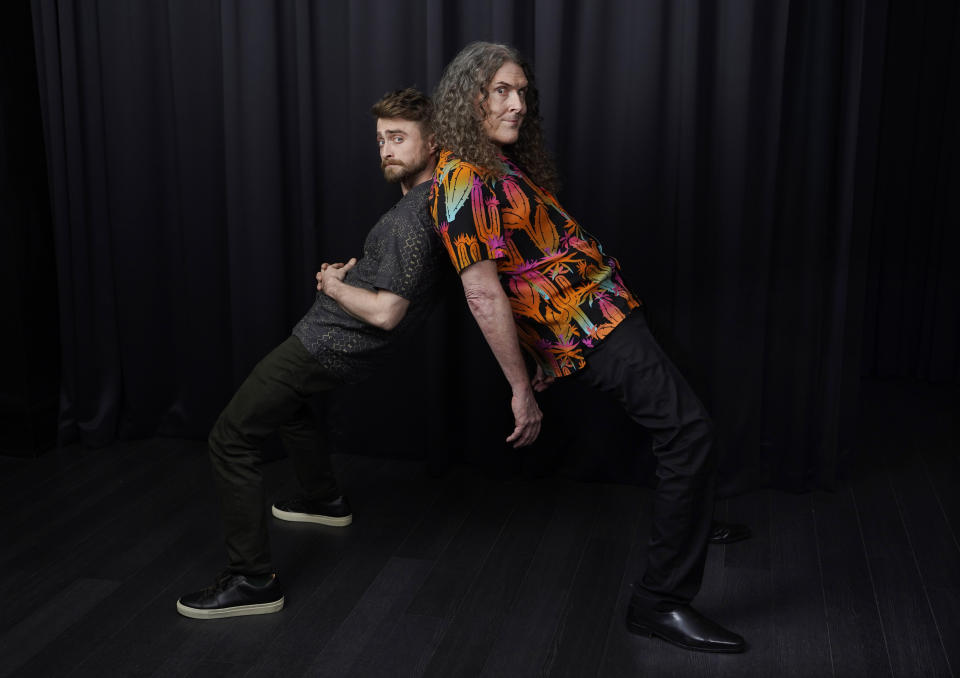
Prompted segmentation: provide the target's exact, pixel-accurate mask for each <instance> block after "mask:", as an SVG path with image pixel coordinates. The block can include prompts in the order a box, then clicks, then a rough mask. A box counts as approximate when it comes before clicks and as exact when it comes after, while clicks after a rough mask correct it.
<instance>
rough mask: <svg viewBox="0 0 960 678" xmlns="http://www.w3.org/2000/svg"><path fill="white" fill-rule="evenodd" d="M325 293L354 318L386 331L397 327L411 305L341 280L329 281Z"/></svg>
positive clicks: (405, 301) (381, 291)
mask: <svg viewBox="0 0 960 678" xmlns="http://www.w3.org/2000/svg"><path fill="white" fill-rule="evenodd" d="M323 292H324V294H326V295H327V296H328V297H330V298H331V299H333V300H334V301H335V302H337V304H339V305H340V308H342V309H343V310H344V311H346V312H347V313H349V314H350V315H352V316H353V317H354V318H356V319H358V320H362V321H363V322H365V323H367V324H368V325H373V326H374V327H379V328H380V329H384V330H392V329H393V328H394V327H396V326H397V323H399V322H400V320H402V319H403V316H404V315H405V314H406V312H407V308H408V306H409V305H410V303H409V302H408V301H407V300H406V299H404V298H403V297H400V296H397V295H396V294H392V293H390V292H386V291H385V290H380V291H377V292H374V291H372V290H365V289H363V288H360V287H354V286H353V285H350V284H348V283H345V282H343V281H341V280H330V281H328V282H327V283H326V284H325V285H324V288H323Z"/></svg>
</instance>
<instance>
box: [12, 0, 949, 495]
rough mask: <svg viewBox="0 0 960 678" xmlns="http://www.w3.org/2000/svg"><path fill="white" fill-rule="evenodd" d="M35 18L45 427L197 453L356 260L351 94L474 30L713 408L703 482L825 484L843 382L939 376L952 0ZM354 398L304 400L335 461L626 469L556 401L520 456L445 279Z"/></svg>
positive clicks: (424, 64)
mask: <svg viewBox="0 0 960 678" xmlns="http://www.w3.org/2000/svg"><path fill="white" fill-rule="evenodd" d="M31 6H32V10H33V28H34V35H35V39H36V54H37V72H38V82H39V98H40V101H41V103H42V109H43V123H44V140H45V142H46V156H47V159H48V163H47V164H48V166H49V185H50V190H51V205H52V209H53V216H54V222H55V235H56V238H55V242H56V260H57V270H58V274H59V308H60V336H61V343H60V351H61V355H62V363H63V373H62V379H61V384H62V388H61V399H60V400H61V408H60V438H61V440H62V441H69V440H75V439H77V438H79V439H82V440H84V441H85V442H88V443H90V444H104V443H108V442H110V441H111V440H113V439H115V438H116V437H118V436H119V437H135V436H150V435H154V434H162V435H187V436H204V435H205V434H206V431H207V429H208V428H209V426H210V424H211V423H212V421H213V419H214V418H215V416H216V415H217V413H218V412H219V410H220V409H221V408H222V406H223V405H224V404H225V402H226V401H227V399H228V398H229V396H230V394H231V393H232V391H233V389H234V388H235V387H236V386H237V385H238V384H239V382H240V380H241V379H242V378H243V377H244V376H245V375H246V373H247V372H248V370H249V369H250V368H251V367H252V365H253V364H254V363H255V361H256V360H258V359H259V358H260V357H261V356H262V355H263V354H264V353H266V352H267V351H268V350H269V349H270V348H272V347H273V346H274V345H275V344H277V343H278V342H279V341H281V340H282V339H283V338H284V337H285V336H287V335H288V333H289V331H290V328H291V327H292V325H293V324H294V323H295V321H296V320H297V319H298V318H299V317H300V315H301V314H302V313H303V312H304V310H305V309H306V308H307V307H308V305H309V303H310V301H311V298H312V296H313V280H312V278H313V273H314V271H315V270H316V267H317V265H318V264H319V263H320V262H321V261H328V260H343V259H346V258H347V257H349V256H352V255H354V254H356V253H357V251H358V250H359V245H360V242H361V240H362V236H363V234H364V233H365V232H366V230H367V229H368V228H369V226H370V225H371V224H372V223H373V221H374V220H375V219H376V218H377V216H378V215H379V214H380V213H381V212H382V211H383V210H384V209H385V208H386V207H387V206H388V205H389V204H390V203H391V202H392V201H393V200H395V199H396V197H397V195H398V193H397V190H396V187H390V186H386V185H384V184H383V182H382V179H381V178H380V174H379V170H378V168H377V157H376V149H375V146H374V144H373V133H372V130H373V122H372V120H371V119H370V118H369V115H368V113H367V110H368V108H369V105H370V104H371V103H372V102H373V101H374V100H375V99H377V98H378V97H379V96H380V95H381V94H382V93H383V92H384V91H387V90H390V89H395V88H397V87H401V86H405V85H416V86H419V87H421V88H424V89H427V90H429V89H431V88H432V87H433V86H434V85H435V83H436V81H437V80H438V78H439V75H440V73H441V71H442V68H443V66H444V64H445V63H446V62H447V61H448V60H449V59H450V58H451V57H452V56H453V55H454V54H455V53H456V52H457V51H458V50H459V49H460V48H461V47H462V46H463V45H464V44H465V43H466V42H468V41H469V40H473V39H487V40H495V41H506V42H510V43H512V44H514V45H516V46H517V47H518V48H519V49H520V50H521V51H522V52H524V53H525V54H526V55H527V56H528V57H529V58H530V59H531V61H532V62H533V63H534V65H535V67H536V71H537V76H538V82H539V86H540V89H541V98H542V102H543V104H542V108H543V114H544V118H545V126H546V131H547V135H548V138H549V141H550V145H551V147H552V149H553V150H554V151H555V153H556V156H557V158H558V161H559V164H560V167H561V171H562V174H563V177H564V180H565V189H564V191H563V192H562V194H561V200H562V201H563V202H564V204H565V206H567V207H568V208H569V209H570V211H571V212H572V213H573V214H575V215H576V216H577V217H578V219H579V220H580V221H581V222H582V223H583V224H584V226H585V227H586V228H588V229H589V230H591V231H592V232H594V233H595V234H596V235H598V236H599V237H600V239H601V241H602V242H604V244H605V248H606V249H607V251H609V252H611V253H613V254H615V255H616V256H618V258H620V260H621V263H622V264H623V267H624V270H625V273H626V278H627V281H628V284H630V286H631V287H632V288H633V289H634V290H635V291H636V292H637V293H638V295H639V296H640V297H641V298H642V299H643V300H644V301H645V303H646V306H647V309H648V310H647V312H648V315H649V317H650V320H651V323H652V325H653V326H654V329H655V331H656V333H657V334H658V336H659V337H660V339H661V341H662V342H663V343H664V344H665V345H666V346H667V348H668V350H669V351H670V352H671V354H672V355H673V356H674V357H675V358H676V360H677V362H678V363H679V364H680V365H681V367H682V368H683V369H684V371H685V372H686V373H687V374H688V375H689V377H690V379H691V381H692V382H693V383H694V384H695V385H696V387H697V388H698V391H699V392H700V393H701V395H702V398H703V399H704V401H705V402H706V404H707V406H708V407H709V409H710V410H711V411H712V413H713V415H714V418H715V420H716V423H717V427H718V433H719V442H720V449H721V472H722V474H723V485H724V489H725V490H726V491H728V492H729V491H736V490H737V489H742V488H745V487H756V486H759V485H765V484H772V485H775V486H779V487H787V488H792V489H801V488H805V487H823V486H830V485H831V484H833V483H834V482H835V481H836V479H837V478H838V475H839V474H841V472H842V470H843V468H844V466H845V464H846V463H847V462H849V460H850V457H851V451H852V450H853V447H854V440H855V433H856V432H855V430H854V428H853V422H854V416H855V413H856V405H857V388H858V379H859V376H860V375H861V373H862V372H865V373H868V374H908V375H913V376H921V377H923V378H927V379H933V380H949V381H954V382H955V381H956V380H957V374H958V369H960V366H958V360H957V344H958V337H957V318H958V316H957V313H958V311H957V309H958V307H960V304H958V298H960V295H958V290H957V276H956V274H955V273H953V272H952V271H951V269H950V266H949V265H950V264H952V261H953V259H954V258H955V256H956V254H957V252H956V243H957V236H956V226H957V216H958V208H957V205H956V198H955V196H956V194H957V193H956V188H957V183H958V166H957V157H958V155H957V151H958V150H960V149H958V148H957V147H958V139H957V125H956V124H955V121H956V119H957V113H958V98H960V94H958V80H960V65H958V58H960V46H958V40H957V36H958V21H960V15H958V10H957V5H956V4H955V3H951V2H926V3H924V2H920V3H914V2H906V1H905V0H875V1H871V0H844V1H842V2H840V1H837V2H834V1H833V0H829V1H828V0H823V1H822V2H789V1H788V0H769V1H768V0H763V1H759V0H757V1H753V2H751V1H748V0H728V1H725V2H697V1H695V0H659V1H657V0H643V1H634V0H623V1H621V2H612V1H610V2H574V1H572V0H568V1H560V0H557V1H553V2H547V1H541V2H524V1H521V0H517V1H509V0H487V1H478V0H463V1H461V2H440V1H439V0H419V1H414V0H410V1H408V2H397V1H395V0H350V1H349V2H348V1H347V0H341V1H339V2H333V1H329V2H311V1H308V0H286V1H283V2H273V3H270V2H263V1H262V0H240V1H233V2H228V1H227V0H221V1H220V2H217V1H213V0H169V1H167V2H160V1H156V2H143V3H128V2H120V1H116V2H106V1H101V2H66V1H61V2H58V1H57V0H33V2H32V5H31ZM36 148H37V152H40V143H39V140H37V146H36ZM862 358H864V359H863V360H862ZM370 385H372V386H373V387H375V388H373V389H369V391H368V390H365V391H363V392H361V391H359V390H356V389H351V390H348V392H346V393H342V394H338V395H337V396H336V397H335V398H333V399H330V400H329V401H328V402H327V405H326V410H325V412H324V413H323V414H322V416H324V417H325V418H326V420H327V422H328V425H329V428H330V430H331V431H332V433H333V437H334V443H335V444H337V445H339V446H340V447H342V448H346V449H351V450H355V451H361V452H367V453H375V454H387V455H410V456H420V457H426V458H428V459H429V460H430V461H431V462H432V463H433V464H435V465H438V466H442V465H444V464H445V463H448V462H449V461H452V460H453V461H456V460H467V461H470V462H474V463H484V464H487V465H490V466H492V467H500V466H504V465H506V466H508V467H510V468H514V467H517V466H519V467H521V468H523V469H524V470H526V471H527V472H540V471H548V470H556V469H557V468H561V469H563V470H566V471H567V472H570V473H573V474H574V475H577V476H579V477H584V478H606V479H611V478H617V479H623V480H627V481H638V480H642V479H643V478H644V474H645V473H646V472H647V470H648V466H647V465H645V463H644V462H643V459H644V458H645V457H644V455H638V454H637V450H638V449H642V448H643V447H644V446H645V444H646V441H645V440H643V438H642V437H640V436H638V435H637V433H636V432H635V431H634V429H633V428H632V427H630V426H629V424H628V422H626V421H625V420H624V418H623V417H622V416H621V415H620V414H619V413H618V412H616V410H615V409H614V408H611V407H610V405H609V404H608V403H605V402H602V401H600V400H598V399H597V398H593V397H591V396H592V394H582V393H579V392H578V391H576V389H575V388H572V387H571V386H570V385H569V384H560V385H558V386H557V387H556V388H554V389H552V391H551V392H549V393H548V394H547V395H546V396H545V397H544V398H543V406H544V409H545V411H546V415H547V420H546V427H547V433H546V434H545V435H544V438H543V440H542V441H541V443H540V444H539V445H538V446H537V447H536V448H535V449H533V450H530V451H528V452H526V453H524V454H522V455H518V454H515V453H513V452H511V451H510V450H508V449H507V448H505V447H504V446H503V445H501V444H500V443H499V441H500V440H501V439H502V438H503V437H505V436H506V434H507V432H508V431H509V428H510V418H509V408H508V393H507V390H506V387H505V384H504V383H503V380H502V378H501V377H500V375H499V372H498V370H497V368H496V366H495V363H494V362H493V360H492V358H491V357H490V356H489V355H488V353H487V352H486V351H485V349H484V347H483V344H482V339H481V338H480V337H479V333H478V332H477V330H476V329H475V328H474V326H473V324H472V321H471V320H470V319H469V317H467V314H466V313H465V311H464V307H463V303H462V301H461V299H460V298H459V297H458V295H457V290H453V293H452V294H451V296H450V297H449V298H448V299H447V301H446V302H445V304H444V305H442V307H441V308H440V309H438V311H437V313H436V314H435V315H434V317H433V318H432V320H431V321H430V323H429V324H428V325H427V326H426V327H425V328H424V330H423V332H422V333H421V335H420V336H419V337H418V339H417V341H416V342H415V344H413V345H412V346H411V347H410V350H409V351H408V352H407V354H406V358H405V359H404V360H403V361H401V362H399V363H398V364H396V365H394V366H392V367H391V368H390V369H389V370H385V371H384V372H383V373H382V374H380V375H378V376H377V377H376V378H375V379H374V380H373V382H372V383H371V384H370ZM371 392H372V393H373V395H371Z"/></svg>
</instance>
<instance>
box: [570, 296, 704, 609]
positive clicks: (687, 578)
mask: <svg viewBox="0 0 960 678" xmlns="http://www.w3.org/2000/svg"><path fill="white" fill-rule="evenodd" d="M577 374H578V377H577V378H578V380H579V381H581V382H583V383H586V384H589V385H590V386H592V387H594V388H596V389H599V390H601V391H604V392H606V393H609V394H611V395H612V396H614V397H615V398H616V399H617V400H618V401H619V402H620V403H621V404H622V405H623V408H624V410H626V412H627V414H629V415H630V417H631V418H632V419H633V420H634V421H636V422H637V423H638V424H640V425H641V426H644V427H645V428H647V429H649V430H650V432H651V434H652V438H653V453H654V455H655V456H656V459H657V477H658V478H659V481H658V483H657V489H656V494H655V496H654V503H653V529H652V531H651V534H650V545H649V550H648V551H647V566H646V571H645V572H644V574H643V576H642V577H640V578H639V579H638V580H637V581H636V583H635V584H634V593H635V594H636V595H637V596H639V597H641V598H644V599H647V600H648V601H650V602H651V603H655V602H659V601H666V602H673V603H688V602H690V601H691V600H692V599H693V597H694V596H695V595H696V594H697V591H699V590H700V582H701V580H702V579H703V566H704V562H705V561H706V557H707V542H708V537H709V533H710V523H711V520H712V516H713V495H714V468H715V460H714V454H713V444H712V443H713V433H712V424H711V422H710V418H709V416H708V415H707V412H706V410H704V407H703V405H702V404H701V403H700V400H699V399H698V398H697V396H696V394H694V392H693V390H692V389H691V388H690V386H689V385H688V384H687V382H686V381H685V380H684V378H683V376H682V375H681V374H680V372H679V370H677V368H676V367H675V366H674V365H673V363H672V362H671V361H670V359H669V358H668V357H667V355H666V353H664V352H663V349H661V348H660V346H659V345H658V344H657V342H656V340H655V339H654V338H653V336H652V335H651V334H650V330H649V328H648V327H647V323H646V320H645V318H644V316H643V312H642V311H636V312H634V313H632V314H630V316H628V317H627V319H626V320H624V321H623V322H622V323H620V325H619V326H617V328H616V329H615V330H614V331H613V332H611V333H610V334H609V335H608V336H607V337H606V338H605V339H604V340H603V342H601V344H600V346H599V347H598V348H597V349H596V350H594V351H593V352H592V353H591V354H590V355H589V356H588V358H587V367H586V368H584V369H583V370H581V371H580V372H578V373H577Z"/></svg>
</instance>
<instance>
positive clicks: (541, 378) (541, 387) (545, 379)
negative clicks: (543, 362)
mask: <svg viewBox="0 0 960 678" xmlns="http://www.w3.org/2000/svg"><path fill="white" fill-rule="evenodd" d="M555 379H556V378H555V377H551V376H548V375H547V374H545V373H544V371H543V368H542V367H540V366H539V365H537V373H536V374H534V375H533V379H531V380H530V384H531V385H532V386H533V390H534V391H536V392H537V393H540V392H542V391H546V390H547V389H548V388H550V384H552V383H553V382H554V380H555Z"/></svg>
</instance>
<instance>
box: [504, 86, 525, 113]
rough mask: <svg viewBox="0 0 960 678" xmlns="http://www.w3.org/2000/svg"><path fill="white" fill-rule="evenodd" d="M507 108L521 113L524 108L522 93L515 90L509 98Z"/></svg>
mask: <svg viewBox="0 0 960 678" xmlns="http://www.w3.org/2000/svg"><path fill="white" fill-rule="evenodd" d="M507 106H508V107H509V108H510V110H511V111H519V110H520V109H521V108H523V99H521V98H520V93H519V92H517V91H516V90H514V91H513V92H511V93H510V96H509V97H508V98H507Z"/></svg>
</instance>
